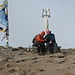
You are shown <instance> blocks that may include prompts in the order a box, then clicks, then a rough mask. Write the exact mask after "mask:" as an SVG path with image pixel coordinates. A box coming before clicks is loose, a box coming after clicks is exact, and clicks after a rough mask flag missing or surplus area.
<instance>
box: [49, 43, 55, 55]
mask: <svg viewBox="0 0 75 75" xmlns="http://www.w3.org/2000/svg"><path fill="white" fill-rule="evenodd" d="M50 53H51V54H53V53H54V44H53V43H52V44H50Z"/></svg>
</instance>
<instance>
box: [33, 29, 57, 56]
mask: <svg viewBox="0 0 75 75" xmlns="http://www.w3.org/2000/svg"><path fill="white" fill-rule="evenodd" d="M54 43H56V41H55V35H54V34H52V33H51V31H50V30H46V32H45V31H42V32H41V33H40V34H38V35H36V36H35V37H34V42H33V46H36V47H37V53H38V54H39V55H44V54H45V51H46V49H45V48H47V49H48V51H49V53H51V54H53V53H54V49H53V48H54Z"/></svg>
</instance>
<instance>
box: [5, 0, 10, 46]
mask: <svg viewBox="0 0 75 75" xmlns="http://www.w3.org/2000/svg"><path fill="white" fill-rule="evenodd" d="M4 2H5V3H7V4H6V15H7V26H6V29H5V36H6V47H9V22H8V0H5V1H4Z"/></svg>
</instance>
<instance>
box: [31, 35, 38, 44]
mask: <svg viewBox="0 0 75 75" xmlns="http://www.w3.org/2000/svg"><path fill="white" fill-rule="evenodd" d="M38 35H39V34H37V35H35V37H34V38H33V40H32V43H35V41H36V40H35V38H36V36H38Z"/></svg>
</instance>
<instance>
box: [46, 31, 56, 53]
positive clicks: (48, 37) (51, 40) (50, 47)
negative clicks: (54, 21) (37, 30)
mask: <svg viewBox="0 0 75 75" xmlns="http://www.w3.org/2000/svg"><path fill="white" fill-rule="evenodd" d="M46 33H47V35H46V36H45V39H46V43H47V48H48V51H49V52H50V53H51V54H53V53H54V43H56V41H55V35H54V34H52V33H51V31H49V30H46Z"/></svg>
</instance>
